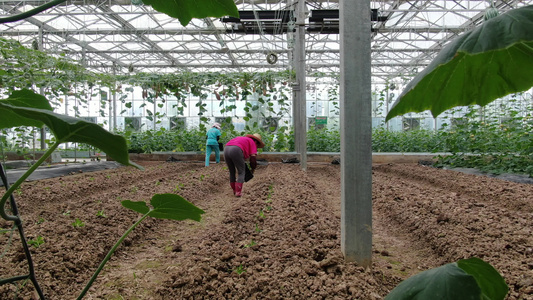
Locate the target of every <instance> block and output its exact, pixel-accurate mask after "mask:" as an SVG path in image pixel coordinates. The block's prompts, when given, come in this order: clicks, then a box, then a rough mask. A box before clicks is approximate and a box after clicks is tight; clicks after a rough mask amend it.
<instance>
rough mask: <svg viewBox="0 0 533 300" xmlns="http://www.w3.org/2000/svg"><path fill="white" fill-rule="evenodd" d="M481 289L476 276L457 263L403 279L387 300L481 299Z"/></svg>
mask: <svg viewBox="0 0 533 300" xmlns="http://www.w3.org/2000/svg"><path fill="white" fill-rule="evenodd" d="M480 297H481V290H480V288H479V287H478V285H477V282H476V280H475V279H474V277H472V276H470V275H468V274H466V273H465V272H464V271H463V270H462V269H460V268H459V267H458V266H457V263H451V264H446V265H444V266H441V267H438V268H435V269H431V270H427V271H424V272H422V273H418V274H416V275H414V276H412V277H410V278H408V279H406V280H404V281H402V282H401V283H400V284H399V285H398V286H397V287H396V288H394V289H393V290H392V291H391V292H390V294H388V295H387V297H385V300H427V299H432V300H451V299H454V300H466V299H472V300H479V299H481V298H480Z"/></svg>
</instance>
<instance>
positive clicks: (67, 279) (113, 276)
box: [0, 162, 533, 299]
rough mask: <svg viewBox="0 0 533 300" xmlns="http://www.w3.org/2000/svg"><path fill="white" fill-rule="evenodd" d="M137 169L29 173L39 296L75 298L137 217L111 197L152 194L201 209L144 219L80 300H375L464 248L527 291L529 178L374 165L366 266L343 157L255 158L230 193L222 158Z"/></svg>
mask: <svg viewBox="0 0 533 300" xmlns="http://www.w3.org/2000/svg"><path fill="white" fill-rule="evenodd" d="M144 164H145V166H146V170H144V171H139V170H136V169H133V168H131V167H122V168H119V169H114V170H105V171H99V172H92V173H79V174H75V175H69V176H64V177H58V178H52V179H45V180H40V181H34V182H26V183H24V185H23V186H22V188H21V189H20V190H19V191H17V192H16V193H15V199H16V201H17V203H18V206H19V211H20V213H21V216H22V218H23V222H24V228H25V233H26V235H27V237H28V239H30V240H32V241H36V240H37V239H38V237H42V239H43V240H44V243H42V244H41V245H40V246H39V247H35V246H32V247H31V251H32V257H33V259H34V262H35V267H36V273H37V278H38V281H39V283H40V285H41V287H42V289H43V291H44V294H45V295H46V296H47V299H75V298H76V297H77V296H78V295H79V293H80V292H81V290H82V289H83V287H84V286H85V284H86V283H87V281H88V280H89V278H90V277H91V275H92V274H93V272H94V271H95V270H96V268H97V267H98V265H99V263H100V261H101V260H102V258H103V257H105V255H106V254H107V252H108V251H109V249H110V248H111V247H112V246H113V244H114V243H115V242H116V241H117V240H118V239H119V238H120V236H121V235H122V234H123V233H124V231H126V230H127V228H128V227H129V226H131V225H132V224H133V223H135V222H136V221H137V220H138V219H139V218H140V216H141V215H140V214H138V213H136V212H133V211H129V210H127V209H125V208H123V207H122V206H121V205H120V202H121V201H122V200H133V201H140V200H145V201H149V199H150V198H151V196H152V195H153V194H156V193H176V194H179V195H181V196H183V197H185V198H186V199H187V200H189V201H191V202H192V203H194V204H195V205H196V206H198V207H200V208H202V209H203V210H204V211H205V212H206V213H205V214H204V215H203V219H202V221H201V222H194V221H181V222H178V221H171V220H156V219H147V220H145V221H143V222H142V223H141V225H139V227H137V228H136V229H135V230H134V231H133V232H132V233H131V234H130V235H129V236H128V238H127V239H126V240H125V242H124V243H123V244H122V245H121V246H120V247H119V248H118V250H117V252H116V253H115V255H114V256H113V257H112V259H111V260H110V262H109V263H108V264H107V265H106V267H105V269H104V271H103V272H102V273H101V275H100V276H99V277H98V278H97V279H96V281H95V283H94V285H93V286H92V288H91V289H90V290H89V292H88V294H87V295H86V297H85V299H382V298H384V297H385V296H386V295H387V294H388V293H389V292H390V290H392V289H393V288H394V287H395V286H396V285H397V284H398V283H399V282H401V281H402V280H403V279H406V278H408V277H409V276H411V275H414V274H416V273H419V272H421V271H423V270H427V269H429V268H434V267H438V266H440V265H443V264H446V263H449V262H454V261H457V260H459V259H463V258H469V257H472V256H476V257H479V258H481V259H483V260H485V261H487V262H489V263H490V264H492V265H493V266H494V267H495V268H496V269H497V270H498V271H499V272H500V273H501V274H502V275H503V277H504V279H505V280H506V282H507V284H508V285H509V288H510V292H509V294H508V297H507V299H533V249H532V248H533V234H532V233H533V232H532V231H533V185H528V184H519V183H512V182H507V181H503V180H499V179H494V178H488V177H480V176H475V175H469V174H463V173H458V172H454V171H448V170H440V169H434V168H431V167H425V166H420V165H414V164H403V165H400V164H387V165H375V166H374V167H373V228H372V230H373V245H372V248H373V255H372V266H371V267H370V268H368V269H365V268H363V267H360V266H357V264H356V263H353V262H345V261H344V259H343V256H342V253H341V251H340V168H339V166H338V165H331V164H313V163H310V164H309V166H308V170H307V171H306V172H304V171H302V170H300V167H299V165H294V164H281V163H271V164H268V165H262V166H259V168H258V170H257V171H256V173H255V178H254V179H252V180H251V181H250V182H248V183H245V184H244V188H243V196H242V197H240V198H236V197H234V196H233V194H232V191H231V188H230V186H229V183H228V172H227V170H226V167H225V165H223V164H212V165H211V166H210V167H208V168H206V167H203V165H202V164H196V163H171V162H167V163H160V162H158V163H155V162H153V163H144ZM76 220H78V221H76ZM80 223H83V226H78V227H75V226H74V224H78V225H80ZM11 226H12V225H11V224H10V223H8V222H6V221H0V228H3V229H6V228H10V227H11ZM19 241H20V240H19V238H18V236H17V235H16V234H13V237H12V239H10V234H9V232H7V233H5V232H4V233H2V234H1V235H0V243H1V244H2V245H4V246H5V245H10V247H7V248H2V252H0V254H2V256H0V277H1V279H5V278H7V277H11V276H16V275H21V274H26V273H27V263H26V260H25V257H24V255H21V254H20V253H22V252H21V246H19V245H20V242H19ZM5 249H7V250H5ZM17 297H18V299H32V298H35V292H34V289H33V286H32V284H31V283H30V282H18V284H16V285H14V284H5V285H2V286H0V299H17Z"/></svg>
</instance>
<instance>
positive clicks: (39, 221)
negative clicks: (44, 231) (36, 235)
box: [37, 217, 46, 224]
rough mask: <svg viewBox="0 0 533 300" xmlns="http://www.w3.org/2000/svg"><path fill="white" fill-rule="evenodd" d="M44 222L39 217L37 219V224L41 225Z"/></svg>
mask: <svg viewBox="0 0 533 300" xmlns="http://www.w3.org/2000/svg"><path fill="white" fill-rule="evenodd" d="M44 221H46V220H45V219H44V218H43V217H39V219H37V224H42V223H44Z"/></svg>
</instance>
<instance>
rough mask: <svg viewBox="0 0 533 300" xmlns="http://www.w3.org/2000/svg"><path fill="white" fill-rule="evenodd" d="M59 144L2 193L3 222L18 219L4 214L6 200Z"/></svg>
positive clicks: (0, 211) (0, 214)
mask: <svg viewBox="0 0 533 300" xmlns="http://www.w3.org/2000/svg"><path fill="white" fill-rule="evenodd" d="M59 144H60V143H59V142H56V143H55V144H53V145H52V147H50V149H48V150H47V151H46V152H45V153H44V154H43V156H41V158H39V160H38V161H37V162H36V163H35V164H33V165H32V166H31V167H30V168H29V169H28V171H26V172H25V173H24V174H22V176H21V177H20V178H19V179H18V180H17V181H16V182H15V183H14V184H13V185H12V186H11V187H9V189H8V190H7V191H6V192H5V193H4V195H3V196H2V200H0V216H1V217H2V218H3V219H4V220H7V221H16V220H18V219H19V218H18V217H17V216H10V215H8V214H6V211H5V209H4V206H5V204H6V202H7V199H8V198H9V196H11V195H12V194H13V192H14V191H15V190H16V189H18V188H19V186H20V185H21V184H22V183H23V182H24V180H26V179H27V178H28V177H29V176H30V175H31V174H32V173H33V171H35V170H36V169H37V168H38V167H39V166H40V165H41V164H42V163H43V162H44V161H45V160H46V159H47V158H48V157H50V155H52V153H53V152H54V151H55V150H56V148H57V147H58V146H59Z"/></svg>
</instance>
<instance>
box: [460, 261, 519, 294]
mask: <svg viewBox="0 0 533 300" xmlns="http://www.w3.org/2000/svg"><path fill="white" fill-rule="evenodd" d="M457 266H459V268H461V269H463V270H464V271H465V272H466V273H468V274H470V275H472V276H473V277H474V279H476V281H477V283H478V285H479V287H480V288H481V293H482V294H483V299H504V298H505V295H507V292H508V291H509V287H508V286H507V284H506V283H505V280H504V279H503V277H502V276H501V275H500V273H498V271H496V269H494V267H492V266H491V265H490V264H488V263H486V262H484V261H483V260H481V259H479V258H476V257H472V258H469V259H462V260H460V261H458V262H457Z"/></svg>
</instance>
